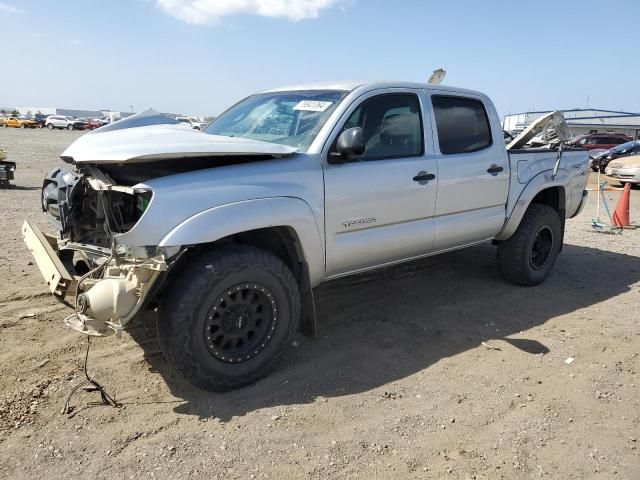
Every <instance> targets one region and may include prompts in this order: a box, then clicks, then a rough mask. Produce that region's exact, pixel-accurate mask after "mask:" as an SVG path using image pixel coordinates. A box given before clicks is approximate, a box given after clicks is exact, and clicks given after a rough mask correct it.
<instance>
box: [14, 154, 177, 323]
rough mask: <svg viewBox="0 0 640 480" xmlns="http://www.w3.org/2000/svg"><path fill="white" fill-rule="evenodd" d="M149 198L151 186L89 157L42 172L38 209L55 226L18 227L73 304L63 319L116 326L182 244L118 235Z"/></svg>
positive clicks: (52, 284) (57, 290) (56, 288)
mask: <svg viewBox="0 0 640 480" xmlns="http://www.w3.org/2000/svg"><path fill="white" fill-rule="evenodd" d="M151 200H152V192H151V191H150V190H149V189H147V188H144V187H137V186H128V185H121V184H118V183H116V182H115V181H114V180H113V179H112V178H111V177H109V176H108V175H107V174H105V173H104V172H102V171H101V170H100V169H98V168H97V167H96V166H92V165H83V166H81V167H75V168H74V169H66V168H56V169H54V170H52V171H51V172H49V174H48V175H47V176H46V178H45V180H44V184H43V187H42V209H43V211H44V212H45V213H46V216H47V219H48V221H49V223H50V224H52V225H53V226H54V227H55V228H56V229H57V230H58V232H59V234H58V236H57V237H51V236H47V235H45V234H43V233H42V232H41V231H40V230H39V229H38V228H37V227H35V226H34V225H32V224H31V223H29V222H28V221H27V222H25V223H24V225H23V229H22V231H23V236H24V240H25V242H26V244H27V246H28V248H29V249H30V250H31V252H32V253H33V255H34V258H35V260H36V263H37V265H38V267H39V269H40V271H41V273H42V275H43V277H44V279H45V281H46V282H47V284H48V285H49V289H50V291H51V292H52V293H53V294H54V296H56V297H57V298H59V299H60V300H62V301H64V302H65V303H68V304H70V305H71V306H74V308H75V313H73V314H72V315H69V316H68V317H67V318H66V319H65V323H66V324H67V325H68V326H69V327H71V328H73V329H74V330H77V331H79V332H82V333H85V334H87V335H93V336H106V335H111V334H113V333H116V334H119V333H120V332H121V331H122V329H123V327H125V325H126V324H127V323H128V322H129V321H130V320H131V319H132V318H133V317H134V316H135V314H136V313H137V312H138V311H139V310H140V308H141V307H142V306H143V305H144V304H145V303H146V302H147V300H149V299H150V298H151V296H152V295H153V293H154V291H155V287H156V286H157V284H158V280H159V278H160V277H161V276H162V274H163V272H165V271H166V270H167V264H168V261H170V258H169V257H170V256H172V255H175V254H177V253H178V251H179V248H171V249H162V248H157V247H127V246H126V245H120V244H118V242H117V239H116V237H117V235H119V234H122V233H126V232H127V231H129V230H130V229H131V228H132V227H133V226H134V225H135V224H136V223H137V222H138V221H139V220H140V218H141V217H142V215H143V214H144V212H145V210H146V209H147V207H148V205H149V203H150V202H151ZM70 297H75V298H74V300H73V302H70V301H69V300H68V299H69V298H70Z"/></svg>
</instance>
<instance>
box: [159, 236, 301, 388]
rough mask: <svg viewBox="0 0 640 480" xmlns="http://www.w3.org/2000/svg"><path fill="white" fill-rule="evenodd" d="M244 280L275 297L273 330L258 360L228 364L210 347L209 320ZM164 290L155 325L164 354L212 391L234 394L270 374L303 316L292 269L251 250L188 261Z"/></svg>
mask: <svg viewBox="0 0 640 480" xmlns="http://www.w3.org/2000/svg"><path fill="white" fill-rule="evenodd" d="M245 282H246V283H251V282H255V283H256V284H260V285H263V286H264V287H266V289H268V291H269V292H270V293H271V294H272V296H273V299H274V300H275V302H276V305H277V311H278V314H277V317H276V318H277V320H276V322H275V329H274V330H273V333H272V334H271V336H270V338H269V340H268V342H266V344H265V346H264V347H263V349H262V350H261V351H260V352H259V353H258V354H257V355H256V356H254V357H252V358H250V359H248V360H246V361H242V362H240V363H225V362H223V361H221V360H220V359H219V358H216V357H215V356H214V354H213V353H211V351H210V349H209V348H208V347H207V344H206V342H207V340H206V334H204V333H203V332H204V331H205V322H206V319H207V317H208V312H210V311H211V310H210V309H211V306H212V305H213V302H215V301H216V299H218V298H219V296H220V295H224V292H225V291H227V289H230V288H231V287H233V286H235V285H238V284H242V283H245ZM165 292H166V293H165V294H164V298H163V300H162V302H161V304H160V308H159V318H158V325H157V331H158V339H159V342H160V345H161V348H162V351H163V353H164V356H165V358H166V359H167V361H168V362H169V363H170V364H172V366H173V367H174V368H175V370H176V371H177V372H178V374H179V375H180V376H181V377H183V378H184V379H185V380H186V381H187V382H189V383H191V384H193V385H195V386H197V387H199V388H202V389H204V390H208V391H215V392H219V391H228V390H233V389H236V388H240V387H243V386H246V385H249V384H252V383H254V382H256V381H258V380H260V379H262V378H264V377H265V376H267V375H268V374H269V373H271V372H272V371H273V370H274V368H275V367H276V366H277V364H278V362H279V361H280V360H281V358H282V356H283V353H284V351H285V350H286V347H287V346H288V345H289V344H290V343H291V342H290V340H291V337H292V336H293V334H294V332H295V329H296V327H297V325H298V322H299V318H300V292H299V288H298V283H297V282H296V280H295V278H294V276H293V274H292V273H291V270H289V268H288V267H287V266H286V265H285V264H284V262H282V260H280V259H279V258H278V257H276V256H274V255H272V254H271V253H268V252H266V251H263V250H260V249H257V248H254V247H249V246H243V245H228V246H224V247H221V248H218V249H215V250H211V251H206V252H204V253H202V254H200V255H198V256H196V257H194V258H192V259H190V260H188V262H187V264H186V265H184V267H183V268H182V269H181V271H180V272H179V273H177V276H176V278H174V279H172V281H171V283H170V285H169V287H168V288H167V289H166V291H165Z"/></svg>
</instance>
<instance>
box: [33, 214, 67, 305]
mask: <svg viewBox="0 0 640 480" xmlns="http://www.w3.org/2000/svg"><path fill="white" fill-rule="evenodd" d="M22 236H23V237H24V242H25V243H26V244H27V248H28V249H29V250H30V251H31V254H32V255H33V258H34V260H35V261H36V265H37V266H38V269H39V270H40V273H41V274H42V276H43V277H44V281H45V282H46V283H47V285H48V286H49V290H50V291H51V293H52V294H53V295H54V296H56V297H58V298H60V299H64V297H65V296H66V295H67V293H68V292H69V290H70V289H71V288H72V287H75V284H76V277H75V276H74V275H72V274H71V273H69V271H68V270H67V268H66V267H65V266H64V264H63V263H62V261H61V260H60V258H59V257H58V255H57V253H56V252H57V251H58V243H57V241H56V239H55V238H53V237H51V236H49V235H45V234H44V233H42V232H41V231H40V229H39V228H38V227H36V226H34V225H31V224H30V223H29V221H25V222H24V224H23V225H22Z"/></svg>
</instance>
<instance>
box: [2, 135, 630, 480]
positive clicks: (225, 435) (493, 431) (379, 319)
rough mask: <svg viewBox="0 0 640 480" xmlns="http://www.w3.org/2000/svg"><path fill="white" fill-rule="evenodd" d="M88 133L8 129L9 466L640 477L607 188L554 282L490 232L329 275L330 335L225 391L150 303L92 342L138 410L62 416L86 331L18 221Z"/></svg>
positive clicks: (86, 399)
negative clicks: (187, 358) (595, 220)
mask: <svg viewBox="0 0 640 480" xmlns="http://www.w3.org/2000/svg"><path fill="white" fill-rule="evenodd" d="M79 135H80V133H78V132H67V131H53V132H50V131H47V130H37V131H30V130H27V131H24V130H13V129H0V145H4V146H5V148H7V150H8V152H9V159H10V160H14V161H17V162H18V170H17V172H16V180H15V182H14V183H15V184H16V187H15V188H13V189H10V190H0V205H1V210H0V211H1V212H2V220H1V223H0V225H1V226H2V228H0V246H1V247H2V248H0V478H11V479H21V478H29V479H32V478H40V479H50V478H51V479H53V478H56V479H57V478H80V476H82V478H97V479H103V478H104V479H107V478H108V479H134V478H135V479H137V478H162V479H169V478H208V479H215V478H225V479H235V478H238V479H240V478H241V479H253V478H269V479H271V478H279V479H293V478H340V479H345V478H381V479H384V478H389V479H398V478H424V479H432V478H445V479H464V480H466V479H497V478H504V479H528V478H550V479H563V480H566V479H611V478H621V479H630V480H635V479H638V478H640V457H639V447H640V401H639V398H640V395H639V394H640V376H639V371H640V326H639V325H638V322H639V320H640V314H639V313H638V310H639V308H640V230H635V231H625V232H624V233H623V234H622V235H609V234H603V233H594V232H593V231H592V229H591V227H590V226H589V224H588V222H589V220H590V219H591V218H592V217H594V216H595V201H594V199H595V195H593V194H592V195H591V197H590V202H589V204H588V205H587V207H586V208H585V210H584V212H583V213H582V214H581V215H580V216H579V217H578V218H576V219H573V220H571V221H570V222H568V224H567V232H566V244H565V247H564V251H563V252H562V254H561V256H560V258H559V260H558V263H557V264H556V267H555V270H554V272H553V273H552V275H551V276H550V278H549V279H548V281H547V282H546V283H545V284H543V285H541V286H539V287H535V288H521V287H516V286H513V285H511V284H508V283H506V282H505V281H504V280H502V278H501V277H500V274H499V272H498V268H497V265H496V260H495V256H496V255H495V248H494V247H492V246H491V245H482V246H478V247H475V248H470V249H467V250H463V251H459V252H454V253H450V254H445V255H441V256H437V257H433V258H430V259H426V260H422V261H417V262H413V263H410V264H407V265H403V266H399V267H395V268H390V269H385V270H381V271H377V272H375V273H370V274H366V275H361V276H358V277H354V278H351V279H347V280H341V281H336V282H332V283H329V284H327V285H325V286H323V287H321V288H320V289H319V290H318V292H317V293H318V306H319V313H320V317H321V321H320V325H319V335H318V338H317V339H315V340H311V339H308V338H305V337H299V338H297V339H296V341H295V342H294V344H293V345H292V346H291V348H290V349H289V350H288V354H287V357H286V359H285V361H284V362H283V364H282V365H281V366H280V368H279V369H278V370H277V371H276V372H275V373H274V374H273V375H271V376H270V377H268V378H267V379H265V380H263V381H261V382H259V383H258V384H256V385H253V386H250V387H248V388H244V389H241V390H238V391H234V392H231V393H227V394H209V393H206V392H202V391H199V390H197V389H195V388H193V387H190V386H189V385H186V384H185V383H184V382H182V381H181V380H179V379H178V378H177V377H176V375H175V374H174V373H172V371H171V369H170V368H169V366H168V365H167V364H166V363H165V361H164V360H163V357H162V355H161V353H160V352H159V349H158V344H157V342H156V338H155V326H154V318H153V315H152V314H149V315H146V316H145V318H143V319H140V320H138V321H136V322H135V323H133V324H132V326H131V328H130V329H129V330H128V332H126V333H125V334H124V335H123V337H122V339H117V338H115V337H110V338H107V339H98V340H95V341H94V342H93V343H92V348H91V354H90V358H89V371H90V373H91V375H94V376H95V378H96V379H97V380H99V381H100V382H101V383H102V384H103V385H104V386H105V387H106V388H107V390H108V391H109V392H110V393H111V394H114V395H115V396H116V398H117V400H118V401H120V402H121V403H122V407H121V408H117V409H116V408H111V407H105V406H102V405H99V404H97V403H96V402H97V401H98V400H99V395H98V394H97V393H81V394H78V395H77V396H76V397H74V398H73V400H72V404H73V405H74V406H75V409H74V411H73V413H72V415H70V416H66V415H62V414H61V413H60V412H61V408H62V405H63V403H64V400H65V397H66V395H67V393H68V392H69V391H70V389H71V388H72V387H73V386H74V385H76V384H77V383H78V382H79V381H80V380H81V379H82V378H83V374H82V370H81V369H82V364H83V358H84V352H85V349H86V345H87V340H86V338H84V337H82V336H81V335H79V334H77V333H75V332H73V331H70V330H68V329H66V328H65V327H64V326H63V323H62V320H63V318H64V317H65V316H66V315H68V314H69V313H70V311H69V309H68V308H66V307H65V306H63V305H61V304H59V303H57V302H56V301H55V300H54V299H53V298H52V297H51V296H50V295H49V293H48V290H47V289H46V287H45V285H44V283H43V281H42V279H41V277H40V274H39V272H38V270H37V268H36V266H35V265H34V264H33V263H32V259H31V257H30V255H29V253H28V251H27V250H26V247H25V246H24V245H23V243H22V237H21V233H20V227H21V224H22V221H23V220H24V219H25V218H29V219H32V220H34V221H36V223H38V224H39V225H41V226H43V227H44V226H46V222H45V219H44V217H43V215H42V213H41V210H40V206H39V195H40V191H39V190H40V185H41V181H42V178H43V176H44V175H45V173H46V172H47V171H48V170H49V169H50V168H52V167H53V166H54V165H56V164H57V163H58V162H59V160H58V158H57V156H58V155H59V154H60V153H61V152H62V151H63V150H64V148H65V147H66V146H67V145H69V144H70V143H71V142H72V141H73V140H74V139H75V138H77V137H78V136H79ZM591 183H592V184H594V180H593V179H592V181H591ZM631 195H632V199H631V200H632V205H631V216H632V220H633V219H634V218H635V220H640V190H638V189H634V190H633V191H632V193H631ZM618 197H619V192H615V191H614V192H607V198H609V199H610V201H611V203H612V204H613V205H615V202H616V201H617V199H618ZM570 358H573V359H574V361H573V362H569V359H570Z"/></svg>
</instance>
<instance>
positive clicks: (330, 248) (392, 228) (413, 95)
mask: <svg viewBox="0 0 640 480" xmlns="http://www.w3.org/2000/svg"><path fill="white" fill-rule="evenodd" d="M423 100H424V97H423V96H422V95H421V92H419V91H414V90H402V89H393V90H385V91H383V92H381V91H378V92H372V93H369V94H366V95H363V96H362V97H360V99H359V100H357V101H356V102H354V105H352V106H351V107H350V108H349V109H348V110H347V111H346V112H345V115H344V116H343V119H342V120H341V121H340V123H339V124H338V126H337V127H336V129H335V130H334V132H333V134H332V137H331V143H330V147H329V154H328V155H327V157H326V158H327V161H326V164H325V166H324V177H325V233H326V243H327V258H326V267H327V275H328V276H336V275H341V274H344V273H347V272H352V271H357V270H362V269H367V268H370V267H374V266H378V265H384V264H387V263H393V262H396V261H399V260H403V259H407V258H412V257H415V256H420V255H424V254H426V253H429V252H430V251H431V249H432V247H433V236H434V227H433V215H434V209H435V200H436V188H437V179H436V173H437V172H436V160H435V157H434V153H433V144H432V142H431V141H430V138H431V137H430V135H426V134H425V132H430V131H431V128H430V122H429V118H428V117H427V118H426V119H425V118H424V117H423V112H424V111H425V105H424V101H423ZM426 109H427V110H428V106H427V108H426ZM425 120H426V121H425ZM357 126H359V127H361V128H362V129H363V132H364V137H365V152H364V153H363V154H362V155H361V156H360V157H357V158H354V159H351V160H349V161H348V162H346V163H340V162H336V161H335V160H332V155H331V151H332V150H333V149H334V148H335V140H336V139H337V137H338V135H339V134H340V133H341V132H342V131H344V130H346V129H348V128H352V127H357Z"/></svg>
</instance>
